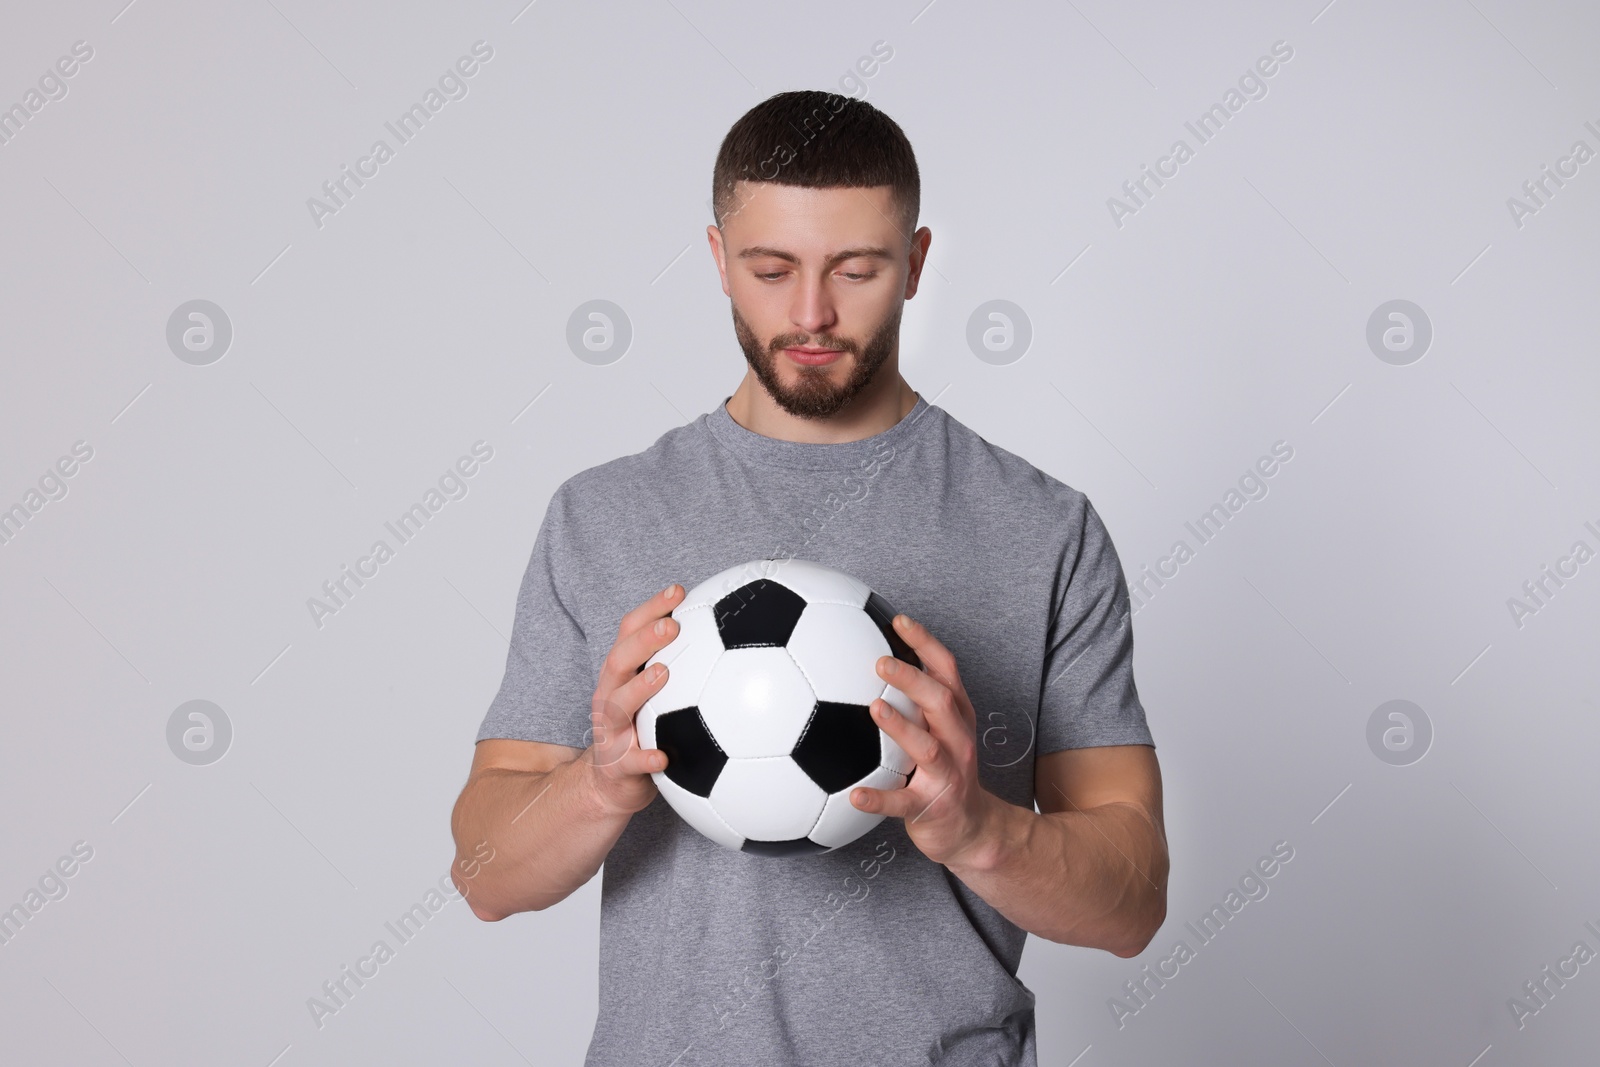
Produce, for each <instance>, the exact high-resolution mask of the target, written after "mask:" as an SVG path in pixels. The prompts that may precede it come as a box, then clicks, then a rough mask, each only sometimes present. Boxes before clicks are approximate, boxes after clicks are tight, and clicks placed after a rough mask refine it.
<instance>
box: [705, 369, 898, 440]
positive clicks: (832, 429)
mask: <svg viewBox="0 0 1600 1067" xmlns="http://www.w3.org/2000/svg"><path fill="white" fill-rule="evenodd" d="M916 405H917V393H916V390H914V389H912V388H911V386H910V384H909V383H908V382H907V381H906V380H905V379H904V378H902V377H900V372H899V370H897V369H896V368H894V367H893V366H888V365H886V366H884V367H882V368H881V373H879V374H878V375H877V378H876V380H875V381H873V382H872V384H870V385H868V386H867V387H866V388H865V389H863V390H862V391H861V393H860V394H859V395H857V396H856V398H855V399H854V400H852V401H851V402H850V404H849V406H847V407H846V408H845V409H844V410H843V411H841V412H839V413H838V414H837V415H834V416H832V417H830V418H826V419H803V418H800V417H799V416H798V415H791V414H789V413H788V412H787V411H785V410H783V408H781V407H779V406H778V403H777V401H775V400H773V399H772V394H770V393H768V392H767V390H766V388H765V387H764V386H763V385H762V384H761V381H760V379H758V378H757V377H756V376H755V374H754V372H752V371H749V370H746V371H745V375H744V380H743V381H741V382H740V383H739V388H737V389H735V390H734V391H733V395H732V396H731V397H729V398H728V414H729V415H730V416H732V417H733V421H734V422H737V423H738V424H739V425H740V426H743V427H744V428H745V429H747V430H750V431H751V432H753V433H758V434H760V435H761V436H762V437H773V438H776V439H778V440H780V441H798V442H800V443H802V444H819V445H836V444H842V443H844V442H846V441H860V440H862V439H863V438H866V437H873V436H876V435H877V434H880V433H882V432H883V431H885V430H887V429H889V428H890V427H891V426H893V425H894V424H895V423H897V422H899V421H900V420H901V419H903V418H905V417H906V415H907V414H909V413H910V411H911V409H912V408H914V407H916Z"/></svg>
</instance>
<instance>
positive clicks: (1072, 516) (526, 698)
mask: <svg viewBox="0 0 1600 1067" xmlns="http://www.w3.org/2000/svg"><path fill="white" fill-rule="evenodd" d="M787 557H797V558H800V559H810V560H815V561H816V562H818V563H822V564H826V565H828V566H831V567H836V568H838V569H840V570H843V571H845V572H847V573H849V574H852V575H854V576H855V577H857V578H859V579H861V580H862V581H863V582H865V583H866V584H867V585H868V586H870V587H871V588H872V589H874V590H875V591H877V592H878V593H879V594H880V595H882V596H883V597H884V598H885V599H886V600H887V601H888V602H889V604H890V605H892V606H893V607H894V608H895V610H897V611H903V612H905V613H906V614H908V615H910V616H912V617H913V618H915V619H917V620H919V621H921V622H923V623H924V624H926V625H927V626H928V627H929V629H930V630H931V631H932V632H933V634H934V635H935V636H936V637H938V638H939V639H940V640H941V641H942V642H944V644H945V645H946V646H947V647H949V648H950V650H951V651H952V652H953V653H954V655H955V657H956V662H957V666H958V668H959V670H960V672H961V677H962V680H963V682H964V683H965V684H966V688H967V692H968V693H969V694H970V696H971V698H972V702H973V706H974V708H975V709H976V711H977V716H978V724H977V725H978V733H979V747H978V758H979V763H980V778H981V781H982V783H983V785H984V787H985V788H987V789H988V790H990V791H991V792H993V793H995V794H996V795H998V796H1000V797H1002V798H1004V799H1005V800H1007V801H1010V802H1011V803H1013V804H1018V805H1021V806H1023V807H1026V808H1029V809H1030V810H1031V809H1032V806H1033V799H1034V789H1033V785H1034V783H1033V772H1034V757H1035V756H1036V755H1039V754H1043V753H1050V752H1055V751H1058V750H1061V749H1066V748H1087V747H1093V746H1097V745H1129V744H1151V743H1152V742H1151V737H1150V732H1149V730H1148V729H1147V727H1146V725H1145V716H1144V709H1143V707H1142V706H1141V704H1140V702H1139V696H1138V692H1137V690H1136V689H1135V687H1134V680H1133V634H1132V629H1131V625H1130V622H1131V620H1130V616H1129V610H1128V591H1127V585H1126V582H1125V581H1124V579H1123V575H1122V568H1121V565H1120V563H1119V562H1118V559H1117V554H1116V550H1115V549H1114V548H1113V547H1112V544H1111V539H1110V537H1109V536H1108V535H1107V533H1106V530H1105V527H1104V525H1103V524H1102V523H1101V521H1100V517H1099V515H1097V514H1096V513H1095V511H1094V508H1093V507H1092V506H1091V505H1090V504H1089V501H1088V499H1087V498H1086V497H1085V496H1084V495H1083V494H1082V493H1080V492H1078V491H1077V490H1075V489H1073V488H1071V487H1069V486H1067V485H1065V484H1063V483H1062V482H1060V481H1057V480H1056V479H1054V478H1052V477H1050V476H1049V475H1047V474H1044V473H1043V472H1042V471H1039V470H1038V469H1036V468H1035V467H1033V466H1032V465H1031V464H1029V463H1028V462H1026V461H1025V460H1023V459H1021V458H1019V457H1017V456H1015V455H1013V454H1012V453H1010V452H1007V451H1006V450H1004V449H1002V448H998V447H996V446H994V445H992V444H990V443H989V442H987V441H985V440H984V439H983V438H981V437H979V436H978V435H977V434H975V433H973V432H972V431H971V430H969V429H968V428H967V427H965V426H963V425H962V424H961V423H959V422H957V421H956V420H955V419H954V418H953V417H952V416H950V414H949V413H947V412H946V411H944V410H943V409H942V408H939V407H937V406H934V405H930V404H928V403H927V402H926V401H925V400H923V399H922V398H921V397H918V399H917V403H916V406H915V407H914V408H913V409H912V410H911V411H910V412H909V413H908V414H907V415H906V416H905V417H904V418H903V419H901V420H900V422H898V423H896V424H895V425H894V426H892V427H890V428H889V429H888V430H885V431H884V432H883V433H880V434H878V435H876V436H874V437H869V438H866V439H864V440H860V441H851V442H847V443H844V444H802V443H798V442H793V441H781V440H777V439H774V438H769V437H763V436H761V435H759V434H757V433H754V432H752V431H750V430H747V429H745V428H744V427H742V426H740V425H739V424H738V423H737V422H735V421H734V420H733V418H732V417H731V416H730V415H729V414H728V410H727V407H726V404H723V405H719V406H718V407H717V408H716V410H715V411H712V412H710V413H709V414H706V415H702V416H700V417H699V418H698V419H696V420H695V421H694V422H692V423H690V424H688V425H687V426H682V427H679V428H677V429H674V430H671V431H668V432H667V433H665V434H663V435H662V436H661V437H660V438H659V439H658V440H657V441H656V442H655V443H654V444H653V445H651V446H650V447H649V448H648V449H646V450H645V451H643V452H640V453H637V454H635V455H631V456H625V457H623V458H621V459H617V460H613V461H611V462H609V463H604V464H601V465H600V466H597V467H593V468H591V469H589V470H586V471H583V472H582V473H580V474H577V475H575V476H573V477H572V478H569V479H568V480H567V481H566V482H565V483H563V484H562V485H561V486H560V488H558V489H557V490H556V492H555V494H554V495H553V496H552V497H551V500H550V504H549V507H548V509H547V511H546V513H545V518H544V523H543V525H542V527H541V528H540V531H539V535H538V538H537V539H536V540H535V542H534V547H533V557H532V559H531V560H530V561H529V564H528V569H527V572H526V574H525V575H524V577H523V580H522V587H521V591H520V593H519V595H518V598H517V610H516V621H515V624H514V627H513V631H512V640H511V644H512V647H511V650H510V651H509V652H508V654H507V657H506V673H505V678H504V680H503V682H502V683H501V686H500V691H499V693H498V694H497V695H496V696H495V698H494V701H493V702H492V703H491V704H490V706H489V711H488V714H487V715H486V716H485V718H484V720H483V725H482V726H481V728H480V729H479V731H478V739H479V740H482V739H484V738H490V737H504V738H517V739H521V740H527V741H545V742H552V743H555V744H560V745H568V746H571V747H573V748H584V747H586V746H587V745H588V743H589V740H590V733H589V704H590V698H591V696H592V695H593V693H594V687H595V683H596V679H597V678H598V675H599V669H600V663H601V660H602V659H603V658H604V656H605V654H606V653H607V651H609V649H610V648H611V645H612V642H613V641H614V640H615V638H616V632H617V626H618V625H619V623H620V622H621V619H622V616H623V615H624V614H625V613H626V612H628V611H630V610H632V609H633V608H634V607H636V606H638V605H639V604H640V603H642V602H643V601H645V600H647V599H649V598H650V597H651V596H652V595H654V594H655V593H656V592H658V591H660V590H661V589H663V588H665V587H666V586H667V585H669V584H671V583H672V582H681V583H682V584H683V585H684V587H685V588H691V589H692V588H693V587H694V586H695V585H696V584H697V583H699V582H700V581H701V580H703V579H705V578H707V577H710V576H711V575H713V574H715V573H717V572H718V571H721V570H723V569H725V568H727V567H730V566H734V565H737V564H740V563H744V562H746V561H749V560H756V559H766V558H787ZM1026 938H1027V934H1026V932H1025V931H1024V930H1022V929H1021V928H1019V927H1017V926H1016V925H1014V924H1013V923H1011V922H1010V921H1009V920H1007V919H1006V918H1004V917H1003V916H1002V915H1000V913H999V912H997V911H995V910H994V909H993V908H992V907H990V906H989V905H988V904H987V903H985V902H984V901H983V899H982V898H981V897H979V896H978V895H977V894H976V893H974V892H972V891H971V890H970V889H968V888H967V886H966V885H965V884H964V883H962V882H961V881H960V880H959V879H958V878H956V877H955V876H954V875H953V874H951V873H950V872H949V871H948V870H947V869H946V868H945V867H944V866H942V865H940V864H936V863H934V862H932V861H930V860H929V859H927V858H926V857H924V856H923V855H922V854H921V853H920V852H918V851H917V848H916V846H915V845H913V844H912V843H911V841H910V839H909V838H908V837H907V836H906V832H905V825H904V823H903V822H902V821H901V820H899V819H893V818H890V819H885V820H884V821H883V822H881V823H879V824H878V825H877V826H876V827H874V828H873V829H872V830H871V831H869V832H868V833H867V834H866V836H864V837H862V838H860V839H859V840H857V841H855V842H853V843H852V844H850V845H847V846H845V847H844V848H841V849H837V850H835V851H833V852H830V853H827V854H823V855H808V856H795V857H788V858H770V857H763V856H753V855H749V854H746V853H741V852H735V851H732V850H729V849H725V848H723V847H721V846H720V845H717V844H714V843H713V842H711V841H710V840H708V839H706V838H704V837H702V836H701V835H700V834H699V833H698V832H696V831H695V830H693V829H692V828H690V827H689V826H688V824H686V823H685V822H683V820H682V819H680V818H679V817H678V815H677V814H676V813H675V812H673V810H672V809H671V808H670V807H668V806H667V803H666V801H665V800H664V799H662V798H661V797H659V796H658V797H657V798H656V799H655V800H653V801H652V802H651V803H650V804H649V806H647V807H646V808H644V810H642V811H640V812H638V813H637V814H635V815H634V816H633V818H632V820H631V821H630V822H629V824H628V827H627V829H626V830H624V831H623V833H622V836H621V837H620V838H619V839H618V841H617V843H616V845H615V847H613V848H612V850H611V853H610V855H609V856H608V857H607V859H606V862H605V866H604V868H603V874H602V882H601V916H600V1011H599V1018H598V1020H597V1022H596V1024H595V1030H594V1036H593V1038H592V1040H591V1042H590V1045H589V1052H588V1057H587V1059H586V1061H585V1063H586V1064H587V1065H589V1067H612V1065H615V1067H643V1065H647V1064H650V1065H661V1067H665V1065H667V1064H673V1065H674V1067H697V1065H706V1064H773V1065H776V1064H807V1065H811V1064H867V1063H870V1064H875V1065H883V1067H898V1065H907V1067H910V1065H922V1064H940V1065H941V1067H958V1065H968V1064H973V1065H976V1064H983V1065H986V1067H988V1065H994V1064H1015V1065H1021V1067H1034V1064H1035V1062H1036V1061H1035V1038H1034V996H1033V993H1032V992H1031V991H1030V990H1029V989H1028V988H1027V987H1026V986H1024V985H1023V984H1022V983H1021V982H1020V981H1018V980H1017V977H1016V974H1017V965H1018V963H1019V962H1020V961H1021V958H1022V947H1023V943H1024V941H1025V940H1026Z"/></svg>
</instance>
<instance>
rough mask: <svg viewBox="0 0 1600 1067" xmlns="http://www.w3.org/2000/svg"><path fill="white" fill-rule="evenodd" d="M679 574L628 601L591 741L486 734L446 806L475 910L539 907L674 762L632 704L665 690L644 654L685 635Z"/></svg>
mask: <svg viewBox="0 0 1600 1067" xmlns="http://www.w3.org/2000/svg"><path fill="white" fill-rule="evenodd" d="M682 597H683V587H682V586H681V585H678V584H676V583H674V584H672V585H669V586H667V588H665V589H663V590H662V591H661V592H659V593H657V594H656V595H655V596H653V597H651V598H650V599H649V600H647V601H645V602H644V603H643V604H641V605H639V606H638V607H637V608H634V609H633V610H632V611H630V612H628V614H627V615H624V616H623V618H622V623H621V625H620V626H618V628H617V639H616V641H615V643H614V644H613V645H612V646H611V651H610V652H608V653H607V654H606V658H605V662H604V663H603V664H602V665H601V668H600V679H599V682H598V684H597V685H596V686H595V691H594V696H593V698H592V700H591V702H590V709H589V721H590V723H591V725H592V726H593V727H594V743H593V744H591V745H590V746H589V747H588V748H585V749H581V750H580V749H576V748H570V747H568V746H565V745H552V744H545V743H542V742H538V741H516V740H509V739H504V738H485V739H484V740H482V741H479V742H478V744H477V747H476V748H475V749H474V750H473V754H472V771H471V773H470V774H469V775H468V776H467V784H466V785H465V786H464V787H462V790H461V795H460V796H459V797H458V798H456V806H455V810H454V811H453V812H451V815H450V829H451V832H452V833H453V834H454V836H455V842H456V861H455V862H454V863H452V864H451V865H450V877H451V880H452V881H453V882H455V885H456V888H457V889H459V890H461V894H462V896H464V897H466V899H467V904H468V905H469V906H470V907H471V908H472V913H473V914H474V915H476V916H477V917H478V918H480V919H484V920H486V921H490V922H493V921H497V920H500V919H504V918H505V917H506V916H508V915H514V914H516V913H517V912H519V911H539V910H541V909H543V908H548V907H549V906H550V905H552V904H555V903H557V902H558V901H560V900H562V899H564V898H565V897H567V896H568V895H569V894H570V893H571V892H572V891H573V890H575V889H577V888H578V887H579V886H581V885H583V884H584V883H585V882H587V881H588V880H589V879H591V878H593V877H594V874H595V872H596V871H598V870H599V869H600V865H601V864H602V863H604V862H605V858H606V856H607V855H608V854H609V853H610V852H611V846H613V845H615V844H616V843H617V838H619V837H621V836H622V831H623V829H624V828H626V827H627V825H628V820H629V819H631V818H632V817H633V813H634V812H636V811H638V810H640V809H641V808H643V807H644V806H645V805H647V804H649V803H650V801H652V800H654V799H655V796H656V786H655V782H654V781H653V780H652V779H651V777H650V775H651V773H652V772H654V771H659V770H661V769H662V768H664V767H665V766H666V765H667V757H666V753H664V752H662V751H661V750H660V749H655V748H651V749H642V748H640V747H639V739H638V735H637V734H636V733H635V732H634V726H633V721H634V716H635V715H636V714H638V711H639V709H640V708H641V707H643V706H644V703H645V701H647V700H649V699H650V697H651V696H653V695H654V694H656V693H657V692H659V691H660V689H661V686H662V685H663V684H665V682H666V679H667V666H666V664H664V663H656V664H653V665H652V666H651V667H650V668H649V669H648V670H641V669H640V668H641V667H643V665H644V664H645V662H646V661H648V660H649V659H650V657H651V656H653V655H655V654H656V653H657V652H659V651H660V650H661V649H663V648H665V647H666V646H667V645H668V644H670V643H671V641H672V639H673V638H675V637H677V636H678V621H677V620H676V619H674V618H672V617H671V615H670V612H671V611H672V609H673V607H674V606H676V605H677V604H680V603H682Z"/></svg>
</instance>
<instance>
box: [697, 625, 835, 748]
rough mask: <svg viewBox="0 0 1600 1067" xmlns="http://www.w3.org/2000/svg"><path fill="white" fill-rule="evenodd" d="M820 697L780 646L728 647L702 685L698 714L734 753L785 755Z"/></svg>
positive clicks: (718, 738) (712, 732)
mask: <svg viewBox="0 0 1600 1067" xmlns="http://www.w3.org/2000/svg"><path fill="white" fill-rule="evenodd" d="M815 705H816V697H815V696H814V695H813V694H812V692H811V684H810V683H809V682H807V681H806V679H805V675H803V674H801V673H800V668H799V667H796V666H795V663H794V660H792V659H790V658H789V653H788V652H787V651H786V650H784V649H781V648H736V649H730V650H728V651H727V652H724V653H723V654H722V655H721V656H720V657H718V659H717V663H716V666H714V667H712V668H711V675H710V677H708V678H707V679H706V684H705V686H704V687H702V688H701V690H700V704H699V707H700V714H701V715H702V716H703V717H704V718H705V721H706V726H707V727H709V728H710V730H711V734H712V736H713V737H715V738H716V739H717V743H718V744H719V745H721V746H722V750H723V751H724V752H726V753H727V754H728V755H730V756H736V757H739V758H741V759H751V758H758V757H762V756H787V755H788V754H789V753H790V752H792V751H794V746H795V742H796V741H798V740H800V731H802V730H804V729H805V725H806V721H807V720H808V719H810V718H811V709H812V708H813V707H814V706H815Z"/></svg>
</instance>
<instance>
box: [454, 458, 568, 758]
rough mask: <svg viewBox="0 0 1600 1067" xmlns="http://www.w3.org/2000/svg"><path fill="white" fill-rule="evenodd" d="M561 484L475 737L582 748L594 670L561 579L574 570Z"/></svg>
mask: <svg viewBox="0 0 1600 1067" xmlns="http://www.w3.org/2000/svg"><path fill="white" fill-rule="evenodd" d="M567 492H568V487H567V486H566V485H563V486H561V487H560V488H559V489H557V490H556V492H555V494H554V495H553V496H551V498H550V504H549V506H548V507H547V508H546V509H545V515H544V522H543V523H542V524H541V525H540V527H539V534H538V536H537V537H536V538H535V539H534V542H533V555H532V557H531V558H530V559H529V560H528V569H527V571H526V572H524V574H523V576H522V586H521V588H520V589H519V591H518V592H517V612H516V618H515V620H514V621H513V623H512V626H511V647H510V648H509V649H508V650H507V652H506V673H505V677H504V678H503V679H502V680H501V682H500V691H499V692H498V693H496V694H495V697H494V700H493V701H491V702H490V704H489V711H488V714H486V715H485V716H484V718H483V724H482V725H481V726H479V727H478V737H477V740H479V741H482V740H484V739H485V738H489V737H505V738H512V739H514V740H518V741H544V742H548V743H551V744H557V745H566V746H568V747H570V748H584V747H587V745H588V743H589V738H588V730H589V704H590V700H591V698H592V697H593V696H594V687H595V681H596V679H595V677H594V669H593V667H592V665H591V663H590V657H589V642H588V638H587V636H586V635H585V634H584V632H583V627H582V626H581V625H580V624H579V622H578V619H577V617H576V616H575V615H574V614H573V612H572V610H571V607H570V605H571V604H572V601H571V600H570V599H569V598H568V597H566V596H564V595H563V589H562V583H563V580H564V579H570V578H571V577H572V576H573V575H574V573H575V572H574V571H573V570H572V566H571V564H572V559H571V556H570V554H569V552H568V547H569V539H570V534H571V530H570V528H569V518H568V516H569V512H568V510H567V507H568V502H567Z"/></svg>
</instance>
